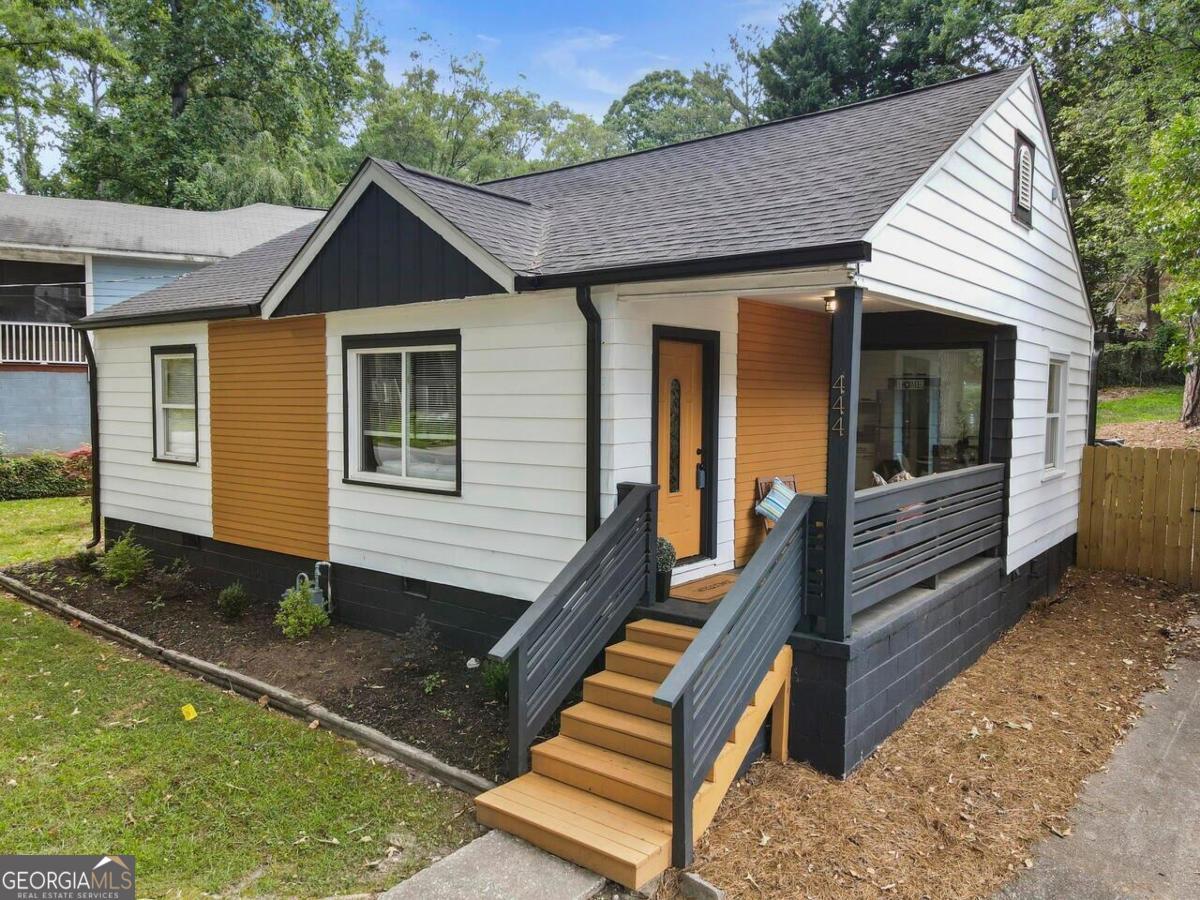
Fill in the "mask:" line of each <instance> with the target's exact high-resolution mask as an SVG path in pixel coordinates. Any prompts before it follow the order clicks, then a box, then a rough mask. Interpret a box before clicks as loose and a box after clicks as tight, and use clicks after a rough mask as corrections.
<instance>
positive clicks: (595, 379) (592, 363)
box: [575, 286, 600, 537]
mask: <svg viewBox="0 0 1200 900" xmlns="http://www.w3.org/2000/svg"><path fill="white" fill-rule="evenodd" d="M575 305H576V306H578V307H579V311H580V312H581V313H583V318H584V320H585V321H586V322H587V438H586V440H587V451H586V454H585V459H586V466H587V475H586V497H587V499H586V501H585V513H584V518H585V521H586V524H587V536H588V537H591V536H592V535H593V534H595V533H596V529H597V528H599V527H600V313H599V312H597V311H596V307H595V305H594V304H593V303H592V289H591V288H590V287H587V286H581V287H577V288H575Z"/></svg>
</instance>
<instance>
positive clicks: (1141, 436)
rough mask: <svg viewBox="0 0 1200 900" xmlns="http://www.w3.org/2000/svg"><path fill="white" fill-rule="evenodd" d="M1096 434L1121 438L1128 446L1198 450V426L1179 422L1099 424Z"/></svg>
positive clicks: (1199, 429) (1199, 438)
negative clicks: (1189, 425)
mask: <svg viewBox="0 0 1200 900" xmlns="http://www.w3.org/2000/svg"><path fill="white" fill-rule="evenodd" d="M1096 436H1097V437H1101V438H1121V439H1122V440H1123V441H1125V443H1126V444H1127V445H1128V446H1130V447H1170V448H1172V449H1177V450H1178V449H1182V450H1200V428H1184V427H1183V425H1182V424H1180V423H1179V422H1124V423H1122V424H1120V425H1101V426H1099V427H1098V428H1097V429H1096Z"/></svg>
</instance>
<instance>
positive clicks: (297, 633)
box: [275, 582, 329, 641]
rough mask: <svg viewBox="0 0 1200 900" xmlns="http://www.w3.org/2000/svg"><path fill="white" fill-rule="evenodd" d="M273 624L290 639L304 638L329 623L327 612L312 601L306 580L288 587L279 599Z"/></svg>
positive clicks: (310, 589) (310, 587)
mask: <svg viewBox="0 0 1200 900" xmlns="http://www.w3.org/2000/svg"><path fill="white" fill-rule="evenodd" d="M275 624H276V625H278V626H279V627H280V629H281V630H282V631H283V636H284V637H286V638H287V639H288V640H290V641H295V640H299V639H300V638H306V637H308V636H309V635H310V634H312V633H313V632H314V631H316V630H317V629H318V628H324V627H325V626H326V625H328V624H329V613H327V612H326V611H325V610H323V609H321V607H319V606H316V605H314V604H313V602H312V585H311V584H310V583H308V582H305V583H304V584H301V585H298V586H296V587H290V588H288V589H287V590H286V591H285V592H284V594H283V599H282V600H280V601H279V612H278V613H276V614H275Z"/></svg>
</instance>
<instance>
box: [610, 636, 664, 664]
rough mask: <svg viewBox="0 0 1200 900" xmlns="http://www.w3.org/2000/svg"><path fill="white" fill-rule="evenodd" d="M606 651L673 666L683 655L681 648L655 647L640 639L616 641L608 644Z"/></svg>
mask: <svg viewBox="0 0 1200 900" xmlns="http://www.w3.org/2000/svg"><path fill="white" fill-rule="evenodd" d="M605 652H606V653H612V654H615V655H617V656H630V657H633V658H635V659H644V660H648V661H650V662H656V663H662V664H663V665H668V666H673V665H675V663H677V662H679V657H681V656H683V651H682V650H668V649H667V648H666V647H656V646H654V645H653V644H643V643H641V642H640V641H628V640H626V641H618V642H617V643H615V644H609V645H608V647H606V648H605Z"/></svg>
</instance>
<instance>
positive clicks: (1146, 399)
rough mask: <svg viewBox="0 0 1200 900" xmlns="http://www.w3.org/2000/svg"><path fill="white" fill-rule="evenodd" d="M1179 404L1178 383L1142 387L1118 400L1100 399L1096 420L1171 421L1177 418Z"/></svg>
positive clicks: (1104, 422)
mask: <svg viewBox="0 0 1200 900" xmlns="http://www.w3.org/2000/svg"><path fill="white" fill-rule="evenodd" d="M1182 404H1183V388H1182V387H1178V386H1175V387H1156V388H1146V389H1145V390H1138V391H1137V392H1136V393H1131V394H1130V395H1129V396H1126V397H1121V398H1120V399H1118V400H1101V401H1100V402H1099V403H1098V404H1097V405H1096V424H1098V425H1120V424H1122V423H1124V422H1173V421H1175V420H1176V419H1178V418H1179V410H1180V408H1181V407H1182Z"/></svg>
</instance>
